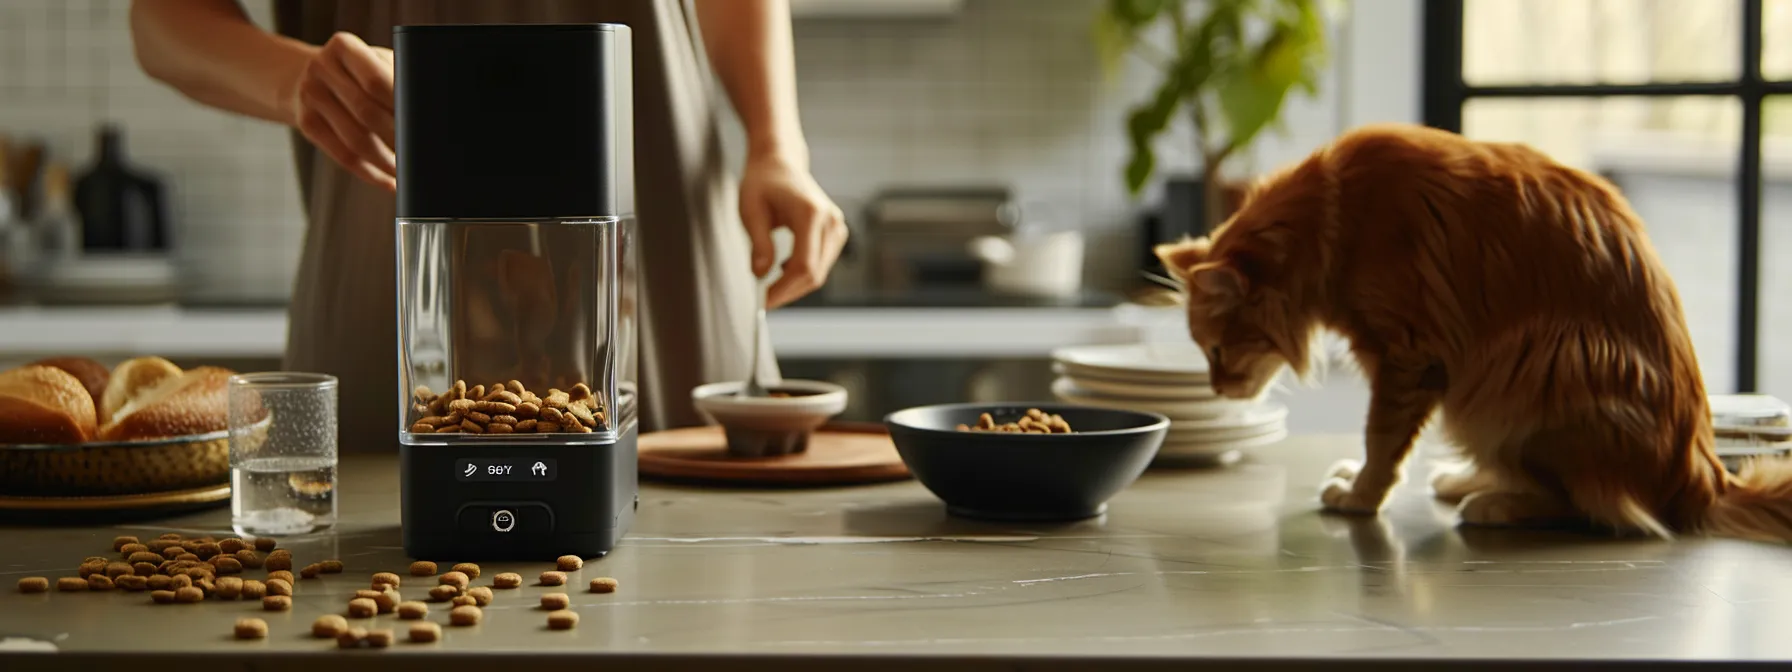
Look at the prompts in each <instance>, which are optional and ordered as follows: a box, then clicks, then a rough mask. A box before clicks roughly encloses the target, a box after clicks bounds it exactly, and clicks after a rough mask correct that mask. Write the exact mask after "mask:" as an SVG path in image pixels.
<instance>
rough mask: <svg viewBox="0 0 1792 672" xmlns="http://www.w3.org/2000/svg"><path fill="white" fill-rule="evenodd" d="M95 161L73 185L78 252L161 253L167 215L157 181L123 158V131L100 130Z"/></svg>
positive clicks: (111, 128) (165, 234)
mask: <svg viewBox="0 0 1792 672" xmlns="http://www.w3.org/2000/svg"><path fill="white" fill-rule="evenodd" d="M98 145H99V156H98V157H97V158H95V159H94V162H93V165H92V166H91V167H89V168H88V169H87V171H86V172H84V173H82V174H81V177H80V178H79V179H77V180H76V181H75V210H76V211H77V212H79V213H80V215H81V248H82V249H83V250H84V251H88V252H166V251H167V250H168V214H167V206H166V202H165V200H164V189H163V187H162V182H161V180H159V179H157V178H156V177H155V176H154V175H153V174H151V173H149V172H148V171H144V170H141V169H139V168H136V167H134V166H131V165H130V164H129V163H126V161H125V157H124V138H123V132H122V131H120V130H119V129H118V127H116V126H111V125H107V126H103V127H101V128H100V132H99V142H98Z"/></svg>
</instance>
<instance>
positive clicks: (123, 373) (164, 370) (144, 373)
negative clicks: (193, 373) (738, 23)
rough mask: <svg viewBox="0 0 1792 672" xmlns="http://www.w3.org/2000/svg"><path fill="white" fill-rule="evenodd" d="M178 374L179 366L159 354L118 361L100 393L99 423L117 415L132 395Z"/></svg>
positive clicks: (135, 396)
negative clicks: (119, 362) (110, 377)
mask: <svg viewBox="0 0 1792 672" xmlns="http://www.w3.org/2000/svg"><path fill="white" fill-rule="evenodd" d="M180 375H181V370H180V367H178V366H175V365H174V363H173V362H170V361H168V360H166V359H162V358H161V357H138V358H136V359H131V360H126V361H125V362H124V363H122V364H119V365H118V368H116V369H113V370H112V380H111V382H110V383H108V384H107V385H106V391H105V392H104V393H102V394H101V395H100V408H99V411H100V413H99V416H98V419H99V422H100V424H102V425H104V424H108V423H110V422H112V421H113V420H115V419H117V418H118V409H120V408H123V407H124V405H125V404H127V403H130V402H131V400H132V399H135V398H137V397H138V396H139V395H142V394H143V393H144V392H146V391H148V390H149V389H150V388H153V387H155V386H156V385H159V384H161V383H162V382H164V381H168V380H173V379H175V378H179V377H180Z"/></svg>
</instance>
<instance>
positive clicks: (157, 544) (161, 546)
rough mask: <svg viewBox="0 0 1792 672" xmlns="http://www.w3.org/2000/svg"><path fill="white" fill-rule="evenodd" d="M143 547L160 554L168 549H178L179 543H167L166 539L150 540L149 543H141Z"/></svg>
mask: <svg viewBox="0 0 1792 672" xmlns="http://www.w3.org/2000/svg"><path fill="white" fill-rule="evenodd" d="M143 545H144V546H148V547H149V550H152V551H155V552H157V553H161V552H162V551H165V550H168V549H170V548H180V542H178V541H169V540H167V539H151V540H149V541H145V542H143Z"/></svg>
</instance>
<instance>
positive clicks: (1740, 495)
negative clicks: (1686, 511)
mask: <svg viewBox="0 0 1792 672" xmlns="http://www.w3.org/2000/svg"><path fill="white" fill-rule="evenodd" d="M1704 523H1705V524H1704V527H1705V532H1706V533H1707V534H1710V535H1712V536H1719V537H1732V538H1737V539H1751V540H1755V541H1767V542H1780V543H1792V458H1787V457H1768V458H1757V459H1753V460H1750V461H1749V462H1748V463H1746V464H1744V465H1743V467H1742V469H1741V471H1740V472H1739V473H1737V474H1736V476H1735V478H1734V479H1732V480H1731V482H1730V484H1729V487H1728V488H1727V489H1726V490H1725V491H1724V493H1723V494H1721V495H1719V496H1718V498H1717V500H1716V501H1715V502H1713V503H1712V504H1711V508H1710V509H1707V510H1706V512H1705V521H1704Z"/></svg>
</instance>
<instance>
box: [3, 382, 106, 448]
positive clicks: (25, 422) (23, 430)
mask: <svg viewBox="0 0 1792 672" xmlns="http://www.w3.org/2000/svg"><path fill="white" fill-rule="evenodd" d="M94 424H95V423H94V415H93V397H92V396H91V395H89V394H88V393H87V389H86V388H84V387H82V386H81V381H80V379H78V378H75V377H74V376H73V375H72V374H70V373H69V372H67V371H63V370H62V369H58V368H56V367H53V366H24V367H20V368H17V369H13V370H11V371H7V372H5V373H0V444H21V443H53V444H74V443H81V442H83V441H86V440H88V439H90V438H92V437H93V435H94V433H95V428H94Z"/></svg>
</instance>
